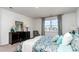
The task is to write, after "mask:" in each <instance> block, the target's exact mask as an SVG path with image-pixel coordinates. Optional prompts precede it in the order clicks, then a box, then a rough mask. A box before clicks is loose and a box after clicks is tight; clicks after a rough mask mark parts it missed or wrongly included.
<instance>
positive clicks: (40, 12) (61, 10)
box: [5, 7, 77, 18]
mask: <svg viewBox="0 0 79 59" xmlns="http://www.w3.org/2000/svg"><path fill="white" fill-rule="evenodd" d="M5 8H6V9H9V10H11V11H14V12H17V13H20V14H23V15H25V16H28V17H32V18H37V17H48V16H55V15H59V14H65V13H70V12H74V11H76V9H77V7H39V8H35V7H12V8H8V7H5Z"/></svg>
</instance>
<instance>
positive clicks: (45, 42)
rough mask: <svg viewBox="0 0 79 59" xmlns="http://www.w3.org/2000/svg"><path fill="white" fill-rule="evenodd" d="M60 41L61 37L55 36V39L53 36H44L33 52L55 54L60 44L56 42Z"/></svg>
mask: <svg viewBox="0 0 79 59" xmlns="http://www.w3.org/2000/svg"><path fill="white" fill-rule="evenodd" d="M53 39H54V40H55V41H54V40H53ZM58 39H59V36H55V37H54V38H52V37H51V36H43V37H42V38H41V39H40V40H38V41H37V42H36V43H35V45H34V46H33V50H32V51H33V52H53V51H54V52H55V51H56V50H57V47H58V44H60V41H58V42H57V43H56V40H58ZM61 39H62V38H61ZM61 39H60V40H61Z"/></svg>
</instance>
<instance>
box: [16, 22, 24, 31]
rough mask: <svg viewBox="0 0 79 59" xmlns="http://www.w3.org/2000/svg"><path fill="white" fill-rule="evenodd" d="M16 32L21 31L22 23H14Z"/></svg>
mask: <svg viewBox="0 0 79 59" xmlns="http://www.w3.org/2000/svg"><path fill="white" fill-rule="evenodd" d="M15 26H16V31H23V22H20V21H15Z"/></svg>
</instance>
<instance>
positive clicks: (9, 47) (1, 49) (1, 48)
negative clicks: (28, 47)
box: [0, 43, 18, 52]
mask: <svg viewBox="0 0 79 59" xmlns="http://www.w3.org/2000/svg"><path fill="white" fill-rule="evenodd" d="M17 46H18V43H17V44H13V45H11V44H7V45H0V52H14V51H16V47H17Z"/></svg>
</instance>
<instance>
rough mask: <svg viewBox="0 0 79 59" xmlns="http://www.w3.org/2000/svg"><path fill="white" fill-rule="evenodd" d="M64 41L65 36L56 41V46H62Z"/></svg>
mask: <svg viewBox="0 0 79 59" xmlns="http://www.w3.org/2000/svg"><path fill="white" fill-rule="evenodd" d="M62 40H63V36H60V37H59V38H58V40H57V41H56V44H58V45H60V44H62Z"/></svg>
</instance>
